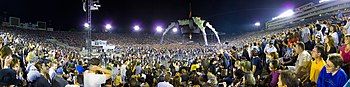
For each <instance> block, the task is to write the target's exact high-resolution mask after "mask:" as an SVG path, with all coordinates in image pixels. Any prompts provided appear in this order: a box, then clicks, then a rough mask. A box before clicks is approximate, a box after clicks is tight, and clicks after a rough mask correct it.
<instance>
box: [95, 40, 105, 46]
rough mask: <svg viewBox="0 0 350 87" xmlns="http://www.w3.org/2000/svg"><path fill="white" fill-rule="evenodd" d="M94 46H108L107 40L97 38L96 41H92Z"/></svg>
mask: <svg viewBox="0 0 350 87" xmlns="http://www.w3.org/2000/svg"><path fill="white" fill-rule="evenodd" d="M91 45H92V46H106V45H107V41H105V40H96V41H91Z"/></svg>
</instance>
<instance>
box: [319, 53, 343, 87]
mask: <svg viewBox="0 0 350 87" xmlns="http://www.w3.org/2000/svg"><path fill="white" fill-rule="evenodd" d="M342 63H343V60H342V59H341V56H340V55H339V54H336V53H335V54H331V55H329V56H328V59H327V61H326V66H325V67H323V68H322V70H321V72H320V75H319V77H318V80H317V87H342V86H344V85H345V83H346V82H347V80H348V76H347V75H346V74H345V72H344V70H343V69H341V68H340V66H341V65H342Z"/></svg>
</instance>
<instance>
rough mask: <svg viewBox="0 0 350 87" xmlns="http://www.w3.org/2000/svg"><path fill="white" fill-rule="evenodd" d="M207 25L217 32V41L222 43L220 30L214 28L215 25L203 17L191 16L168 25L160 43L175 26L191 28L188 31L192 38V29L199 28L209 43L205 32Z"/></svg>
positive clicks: (206, 43)
mask: <svg viewBox="0 0 350 87" xmlns="http://www.w3.org/2000/svg"><path fill="white" fill-rule="evenodd" d="M186 27H187V28H186ZM207 27H208V28H209V29H210V30H211V31H212V32H213V33H214V34H215V36H216V39H217V42H218V43H219V44H220V38H219V35H218V32H217V31H216V30H215V28H213V26H212V25H211V24H210V23H209V22H208V21H205V20H202V19H201V17H191V18H189V19H183V20H177V21H174V22H171V23H170V25H168V27H167V28H166V29H165V31H164V32H163V34H162V37H161V40H160V43H161V44H162V43H163V39H164V36H165V35H166V34H167V33H168V32H169V30H171V29H173V28H179V29H180V30H185V29H189V30H186V31H190V32H189V34H190V39H192V37H191V34H192V33H193V32H191V31H195V30H197V29H199V30H200V32H201V33H202V35H203V39H204V43H205V45H208V40H207V33H206V32H205V29H206V28H207Z"/></svg>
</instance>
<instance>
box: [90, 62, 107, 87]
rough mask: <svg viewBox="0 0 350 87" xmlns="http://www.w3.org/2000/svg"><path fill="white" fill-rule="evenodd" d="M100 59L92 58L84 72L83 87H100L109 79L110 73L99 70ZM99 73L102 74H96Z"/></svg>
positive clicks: (102, 69)
mask: <svg viewBox="0 0 350 87" xmlns="http://www.w3.org/2000/svg"><path fill="white" fill-rule="evenodd" d="M99 65H100V59H98V58H92V59H91V66H90V68H89V70H87V71H85V72H84V87H101V84H104V83H106V80H107V79H109V78H111V71H109V70H107V69H104V68H101V67H100V66H99ZM97 72H101V73H103V74H97Z"/></svg>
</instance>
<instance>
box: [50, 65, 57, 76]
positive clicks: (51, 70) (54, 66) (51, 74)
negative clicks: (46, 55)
mask: <svg viewBox="0 0 350 87" xmlns="http://www.w3.org/2000/svg"><path fill="white" fill-rule="evenodd" d="M50 65H51V66H50V68H49V75H50V80H52V79H53V78H54V77H55V76H56V75H57V73H56V69H57V64H56V63H55V62H52V63H51V64H50Z"/></svg>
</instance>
